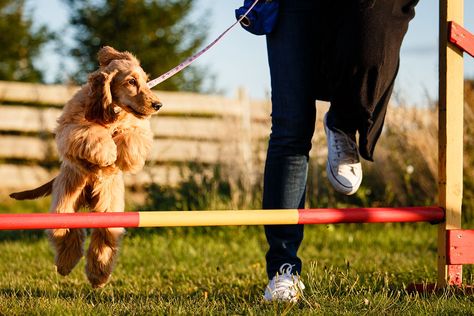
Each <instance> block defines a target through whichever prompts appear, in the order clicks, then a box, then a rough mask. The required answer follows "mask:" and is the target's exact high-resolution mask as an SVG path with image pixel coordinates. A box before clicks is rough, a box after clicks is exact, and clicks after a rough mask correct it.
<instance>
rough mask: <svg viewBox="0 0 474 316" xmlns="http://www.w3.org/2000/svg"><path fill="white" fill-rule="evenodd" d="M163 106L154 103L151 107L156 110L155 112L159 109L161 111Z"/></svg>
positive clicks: (159, 103)
mask: <svg viewBox="0 0 474 316" xmlns="http://www.w3.org/2000/svg"><path fill="white" fill-rule="evenodd" d="M162 106H163V104H161V102H153V103H152V104H151V107H152V108H153V109H154V110H155V111H158V110H159V109H161V107H162Z"/></svg>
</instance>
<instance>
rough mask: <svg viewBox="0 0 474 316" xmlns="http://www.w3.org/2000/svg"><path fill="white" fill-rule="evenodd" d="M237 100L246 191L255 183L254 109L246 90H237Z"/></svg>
mask: <svg viewBox="0 0 474 316" xmlns="http://www.w3.org/2000/svg"><path fill="white" fill-rule="evenodd" d="M237 98H238V101H239V107H240V110H241V112H240V113H241V114H240V115H241V121H240V127H241V136H242V137H241V139H240V141H239V146H240V152H241V158H242V162H241V163H242V167H243V168H242V171H243V172H244V174H243V175H242V180H243V181H244V186H245V190H246V191H248V190H250V189H251V186H252V184H253V183H254V162H253V153H252V108H251V102H250V99H249V97H248V95H247V92H246V91H245V88H243V87H240V88H239V89H238V90H237Z"/></svg>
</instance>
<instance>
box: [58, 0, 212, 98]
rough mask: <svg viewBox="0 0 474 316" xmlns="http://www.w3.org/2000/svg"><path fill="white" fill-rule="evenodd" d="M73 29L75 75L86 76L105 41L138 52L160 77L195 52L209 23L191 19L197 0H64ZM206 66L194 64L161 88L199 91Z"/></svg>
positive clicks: (147, 68) (146, 66)
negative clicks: (77, 66) (76, 68)
mask: <svg viewBox="0 0 474 316" xmlns="http://www.w3.org/2000/svg"><path fill="white" fill-rule="evenodd" d="M64 1H65V2H66V3H67V4H68V6H69V9H70V12H71V18H70V23H71V25H72V26H73V27H74V29H75V35H74V39H75V41H76V43H75V46H74V47H72V48H71V49H70V55H71V56H73V58H74V59H75V60H76V61H77V63H78V65H79V70H78V71H77V73H76V74H75V75H74V78H73V79H74V80H75V81H76V82H79V83H83V82H85V80H86V78H87V74H88V73H90V72H91V71H93V70H95V69H96V68H97V59H96V54H97V52H98V50H99V49H100V48H101V47H102V46H104V45H110V46H112V47H114V48H115V49H118V50H127V51H130V52H131V53H134V54H136V55H137V57H138V58H139V59H140V61H141V64H142V67H143V69H145V71H147V72H148V73H149V74H150V75H151V76H152V77H157V76H158V75H161V74H162V73H164V72H166V71H168V70H169V69H170V68H172V67H174V66H176V65H177V64H179V63H180V62H181V61H183V60H184V59H186V58H187V57H189V56H191V55H192V54H193V53H194V52H196V50H197V49H198V48H199V47H201V46H202V44H203V42H204V39H205V38H206V24H203V23H199V24H193V23H192V22H190V21H189V14H190V13H191V11H192V9H193V4H194V3H196V1H193V0H174V1H169V0H128V1H127V0H101V1H97V0H95V1H92V0H87V1H76V0H64ZM202 85H203V70H202V69H199V68H197V67H194V66H190V67H189V68H187V69H186V70H185V71H183V72H181V73H180V74H178V75H176V76H174V77H172V78H170V79H168V80H167V81H165V82H163V83H162V84H161V85H160V86H159V88H160V89H162V90H188V91H200V90H201V88H202Z"/></svg>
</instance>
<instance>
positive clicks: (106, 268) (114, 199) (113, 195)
mask: <svg viewBox="0 0 474 316" xmlns="http://www.w3.org/2000/svg"><path fill="white" fill-rule="evenodd" d="M92 207H93V210H94V211H96V212H123V211H124V208H125V206H124V184H123V178H122V173H121V172H118V173H117V174H115V175H111V176H108V177H107V178H105V179H103V180H102V181H101V182H100V183H98V184H96V186H95V187H94V191H93V203H92ZM124 231H125V230H124V229H123V228H119V227H117V228H99V229H94V230H93V231H92V234H91V242H90V245H89V249H88V251H87V264H86V274H87V278H88V279H89V282H90V283H91V285H92V286H93V287H94V288H100V287H103V286H104V285H105V284H106V283H107V281H108V280H109V277H110V274H111V273H112V270H113V268H114V264H115V261H116V257H117V253H118V249H119V246H120V240H121V238H122V235H123V233H124Z"/></svg>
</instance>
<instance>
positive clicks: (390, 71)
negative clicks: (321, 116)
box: [263, 0, 418, 278]
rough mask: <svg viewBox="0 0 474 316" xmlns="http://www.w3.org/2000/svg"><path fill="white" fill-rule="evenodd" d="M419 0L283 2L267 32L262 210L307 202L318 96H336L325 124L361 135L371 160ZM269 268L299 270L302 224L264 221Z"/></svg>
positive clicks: (363, 149) (272, 272)
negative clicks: (268, 126) (268, 96)
mask: <svg viewBox="0 0 474 316" xmlns="http://www.w3.org/2000/svg"><path fill="white" fill-rule="evenodd" d="M417 2H418V0H357V1H346V0H324V1H323V0H280V11H279V17H278V20H277V24H276V27H275V29H274V31H273V32H272V33H271V34H269V35H267V50H268V61H269V66H270V75H271V86H272V132H271V135H270V140H269V146H268V152H267V159H266V164H265V172H264V189H263V208H264V209H293V208H304V201H305V190H306V179H307V170H308V159H309V151H310V149H311V139H312V136H313V133H314V127H315V119H316V109H315V100H317V99H319V100H326V101H330V102H331V107H330V110H329V113H328V121H327V123H328V126H329V127H330V128H331V127H336V128H338V129H340V130H342V131H345V132H346V133H349V134H352V135H355V133H356V132H358V133H359V152H360V154H361V156H362V157H363V158H365V159H367V160H372V155H373V151H374V148H375V144H376V142H377V140H378V137H379V136H380V133H381V130H382V126H383V122H384V118H385V113H386V108H387V105H388V101H389V98H390V95H391V92H392V88H393V84H394V81H395V77H396V74H397V71H398V59H399V51H400V46H401V43H402V40H403V37H404V35H405V32H406V30H407V28H408V22H409V21H410V20H411V19H412V18H413V17H414V7H415V5H416V3H417ZM265 235H266V237H267V241H268V244H269V250H268V252H267V254H266V261H267V274H268V277H269V278H272V277H273V276H274V275H275V274H276V273H277V272H278V270H279V267H280V266H281V265H282V264H284V263H289V264H291V265H293V273H300V272H301V265H302V264H301V260H300V259H299V257H298V256H297V251H298V248H299V246H300V244H301V242H302V240H303V226H302V225H275V226H273V225H272V226H270V225H269V226H265Z"/></svg>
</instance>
